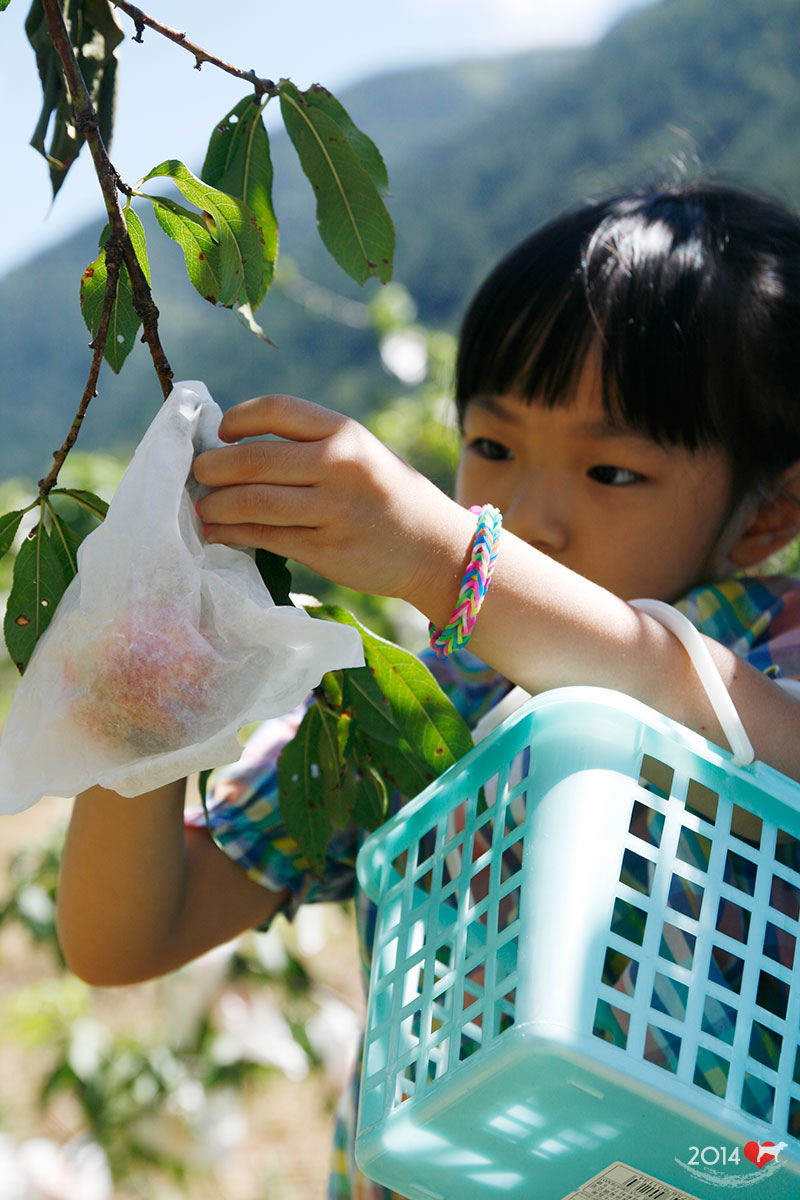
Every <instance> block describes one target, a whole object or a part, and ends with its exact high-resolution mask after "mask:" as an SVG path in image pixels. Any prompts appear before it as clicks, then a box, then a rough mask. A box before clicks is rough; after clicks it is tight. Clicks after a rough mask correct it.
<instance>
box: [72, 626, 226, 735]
mask: <svg viewBox="0 0 800 1200" xmlns="http://www.w3.org/2000/svg"><path fill="white" fill-rule="evenodd" d="M221 661H222V660H221V659H220V657H219V655H218V654H217V652H216V651H215V650H214V649H213V648H212V647H211V646H210V645H209V643H208V642H207V641H206V639H205V638H204V637H203V636H202V634H200V633H199V632H198V631H197V630H196V629H195V628H194V627H193V626H192V625H190V624H188V623H187V622H186V621H185V620H184V619H183V618H180V617H178V616H177V615H176V613H175V612H174V611H173V610H170V609H164V608H156V609H153V610H151V611H150V612H147V613H143V614H137V615H135V616H134V617H131V618H129V619H128V620H127V621H124V622H119V623H117V624H116V625H115V626H114V628H113V629H111V630H109V631H108V632H107V633H106V634H105V635H102V636H101V637H99V638H97V639H96V640H95V641H94V642H93V643H92V645H91V647H90V648H89V649H88V650H86V651H84V652H83V653H82V654H81V655H80V657H75V658H72V659H71V660H70V661H69V662H68V663H67V664H66V668H65V676H66V679H67V683H68V685H69V687H70V690H71V691H72V693H73V697H74V698H73V701H72V710H73V714H74V716H75V717H76V719H77V720H78V722H79V723H80V725H81V726H82V727H83V728H84V729H85V730H86V731H87V732H89V733H91V734H92V735H94V736H95V737H99V738H102V739H103V740H104V741H107V742H112V743H114V744H115V745H117V746H125V747H127V748H129V749H131V750H133V751H135V752H136V753H137V754H139V755H145V754H162V753H164V752H166V751H169V750H174V749H176V748H177V747H179V746H184V745H188V744H191V743H192V742H196V741H199V740H201V736H200V734H199V731H198V727H199V724H200V723H201V722H202V720H203V718H204V717H205V716H206V715H207V714H208V713H209V711H210V708H211V705H212V704H213V701H214V695H215V678H216V675H217V673H218V669H219V666H220V664H221Z"/></svg>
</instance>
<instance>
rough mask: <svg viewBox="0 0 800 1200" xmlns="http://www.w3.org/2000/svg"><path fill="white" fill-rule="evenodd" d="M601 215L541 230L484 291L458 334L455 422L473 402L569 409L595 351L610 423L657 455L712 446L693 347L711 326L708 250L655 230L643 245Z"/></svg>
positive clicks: (633, 221)
mask: <svg viewBox="0 0 800 1200" xmlns="http://www.w3.org/2000/svg"><path fill="white" fill-rule="evenodd" d="M608 207H609V206H608V205H605V206H603V207H602V208H600V207H598V208H592V209H591V210H590V211H589V212H587V213H586V219H585V221H582V222H580V223H579V224H578V225H577V227H575V226H570V227H568V228H567V229H561V228H560V227H559V223H554V225H553V226H550V227H547V228H546V229H544V230H542V231H541V232H540V233H539V234H537V235H535V237H534V238H532V239H530V240H529V242H528V243H526V244H525V246H526V247H527V251H528V252H527V253H526V252H524V250H523V248H520V252H518V253H517V254H515V255H512V256H510V257H509V258H508V259H506V260H505V261H504V262H503V263H501V264H500V266H499V267H498V268H497V270H496V271H495V272H493V274H492V275H491V276H490V277H489V279H488V280H487V281H486V283H485V284H484V286H483V288H482V289H481V291H480V292H479V293H478V296H477V297H476V299H475V302H474V303H473V305H472V307H471V309H470V311H469V312H468V314H467V316H466V318H465V321H464V324H463V327H462V334H461V349H460V352H459V355H458V360H457V366H456V403H457V405H458V409H459V413H461V412H463V409H464V407H465V405H466V404H467V403H468V402H469V399H470V397H473V396H479V395H506V394H514V395H518V396H521V397H523V398H524V399H526V400H529V401H536V402H537V403H540V404H544V405H545V406H547V407H554V406H556V405H562V404H567V403H569V401H570V399H571V397H572V395H573V394H574V389H575V387H576V384H577V381H578V378H579V376H580V374H581V372H582V370H583V368H584V366H585V364H586V360H587V355H588V354H589V351H590V350H591V349H592V348H596V349H597V350H598V351H599V361H600V364H601V368H600V369H601V383H602V399H603V406H604V409H605V411H606V413H607V414H608V416H609V417H610V418H612V419H613V420H615V421H622V422H623V423H624V424H626V425H628V426H629V427H631V428H632V429H635V430H636V431H637V432H640V433H644V434H646V435H647V436H648V437H651V438H652V439H653V440H655V441H657V442H659V443H661V444H672V445H682V446H685V447H687V448H688V449H690V450H694V449H697V448H698V447H699V446H701V445H704V444H707V443H713V442H716V441H719V440H721V439H720V435H721V430H720V429H719V428H718V422H717V421H716V419H715V414H714V409H715V406H714V405H713V404H709V403H707V401H708V397H707V396H706V395H705V390H706V375H707V371H706V364H705V361H704V359H705V354H704V351H705V344H706V343H707V339H708V334H707V333H706V334H705V335H704V336H703V337H702V339H701V340H698V339H699V329H700V327H701V326H703V325H705V327H706V330H707V329H708V318H709V314H704V313H703V312H702V309H703V307H704V305H703V296H704V291H707V283H708V278H707V276H708V264H707V261H706V260H705V256H704V253H703V247H702V245H701V244H700V243H699V242H698V240H697V239H696V238H695V237H689V238H687V239H686V240H685V241H682V242H681V241H679V240H677V239H676V233H675V230H674V229H673V228H671V227H670V226H668V225H667V224H665V223H663V222H661V221H654V222H653V223H652V224H650V225H649V226H648V227H647V229H646V231H645V236H643V233H642V229H641V219H640V217H639V215H638V214H635V215H633V216H630V217H629V216H626V215H625V214H620V213H619V212H618V211H617V212H615V213H613V214H609V213H608V212H607V211H606V210H607V209H608ZM559 234H561V235H562V236H559ZM564 235H566V236H564ZM717 319H718V318H717ZM701 359H702V360H703V361H701ZM721 382H722V381H720V383H721ZM723 390H724V385H723Z"/></svg>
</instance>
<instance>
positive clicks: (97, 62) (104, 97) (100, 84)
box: [25, 0, 124, 196]
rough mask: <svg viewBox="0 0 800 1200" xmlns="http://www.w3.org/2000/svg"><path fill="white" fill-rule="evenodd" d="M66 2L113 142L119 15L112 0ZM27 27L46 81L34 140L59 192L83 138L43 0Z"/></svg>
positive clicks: (106, 135)
mask: <svg viewBox="0 0 800 1200" xmlns="http://www.w3.org/2000/svg"><path fill="white" fill-rule="evenodd" d="M62 7H63V10H64V19H65V21H66V25H67V31H68V33H69V36H70V40H71V42H72V44H73V46H74V47H75V52H76V56H77V59H78V66H79V67H80V70H81V74H82V75H83V78H84V81H85V83H86V88H87V90H88V92H89V96H90V99H91V101H92V104H93V105H94V108H95V111H96V113H97V116H98V122H99V127H100V135H101V137H102V138H103V141H104V142H105V144H106V146H109V145H110V144H111V136H112V132H113V123H114V100H115V94H116V77H117V59H116V54H115V51H116V48H117V46H119V44H120V42H121V41H122V40H123V38H124V34H123V32H122V30H121V29H120V27H119V25H117V22H116V21H115V19H114V14H113V12H112V9H111V5H110V4H109V2H108V0H71V2H70V3H69V4H64V5H63V6H62ZM25 32H26V34H27V36H28V41H29V42H30V44H31V46H32V47H33V50H34V52H35V54H36V65H37V68H38V70H39V78H40V80H41V84H42V109H41V113H40V116H39V120H38V122H37V125H36V128H35V130H34V132H33V136H32V137H31V145H32V146H33V147H34V148H35V149H36V150H38V151H39V153H40V154H41V155H43V156H44V158H46V159H47V161H48V163H49V164H50V182H51V185H52V188H53V195H54V196H55V195H56V194H57V193H58V190H59V188H60V187H61V185H62V183H63V182H64V180H65V178H66V175H67V172H68V171H69V168H70V167H71V165H72V163H73V162H74V161H75V159H76V158H77V157H78V154H79V152H80V149H81V146H82V145H83V139H82V137H81V134H80V132H79V130H78V127H77V123H76V121H75V115H74V112H73V108H72V103H71V101H70V98H69V94H68V92H67V87H66V84H65V81H64V73H63V69H62V66H61V62H60V60H59V58H58V54H57V53H56V50H55V48H54V47H53V44H52V41H51V39H50V33H49V30H48V28H47V20H46V18H45V15H44V10H43V7H42V2H41V0H34V2H33V4H32V6H31V9H30V11H29V13H28V16H27V19H26V21H25ZM48 132H50V144H49V146H47V135H48Z"/></svg>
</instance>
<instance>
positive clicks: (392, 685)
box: [308, 605, 473, 776]
mask: <svg viewBox="0 0 800 1200" xmlns="http://www.w3.org/2000/svg"><path fill="white" fill-rule="evenodd" d="M308 611H309V613H310V614H311V616H313V617H320V618H322V619H328V620H335V621H340V622H343V623H344V624H348V625H353V626H355V628H356V629H358V630H359V632H360V633H361V637H362V641H363V644H364V658H365V661H366V668H356V669H355V670H353V671H349V672H348V673H347V676H346V687H348V688H349V687H351V686H352V687H353V688H354V689H355V688H356V686H357V687H358V689H359V695H360V699H359V700H358V708H357V709H356V708H354V716H355V717H356V719H357V721H358V724H359V729H361V730H366V731H367V732H369V733H370V736H372V737H374V738H377V739H378V740H387V741H388V740H390V738H391V735H390V733H389V729H390V727H391V725H392V724H393V725H394V726H396V728H397V729H398V730H399V731H400V732H401V735H402V737H403V738H404V740H405V741H406V742H407V743H408V745H409V747H410V749H411V751H412V753H413V754H414V755H416V757H417V758H418V759H419V761H420V762H421V763H423V764H424V766H425V768H426V770H427V771H430V772H432V773H433V775H434V776H436V775H440V774H441V773H442V772H443V771H446V770H447V768H448V767H450V766H452V765H453V763H454V762H456V761H457V760H458V759H459V758H461V757H462V756H463V755H464V754H466V753H467V751H468V750H470V749H471V748H472V744H473V743H472V734H471V733H470V731H469V727H468V725H467V724H466V722H465V721H464V720H463V718H462V717H461V716H460V715H459V714H458V712H457V711H456V709H455V708H454V707H453V705H452V703H451V702H450V700H449V699H448V698H447V696H446V695H445V694H444V692H443V691H442V689H441V688H440V687H439V685H438V683H437V682H436V680H435V679H434V678H433V676H432V675H431V673H430V671H429V670H428V668H427V667H426V666H425V664H424V663H422V662H420V660H419V659H418V658H416V657H415V656H414V655H413V654H409V652H408V651H407V650H403V649H402V648H401V647H400V646H395V645H394V644H393V643H392V642H387V641H385V640H384V639H383V638H380V637H378V636H377V635H376V634H374V633H371V632H370V631H369V630H367V629H365V628H364V626H363V625H361V624H360V623H359V622H358V621H357V620H356V618H355V617H354V616H353V615H352V613H349V612H347V611H346V610H345V609H343V608H339V607H338V606H335V605H320V606H319V607H317V608H310V609H309V610H308ZM365 669H366V670H368V671H369V672H370V674H371V675H372V677H373V679H374V683H375V685H376V688H375V689H373V688H371V686H370V685H369V684H368V683H367V682H366V679H365V678H364V676H363V674H362V675H359V672H364V670H365ZM378 694H379V695H380V697H381V700H380V703H378V702H377V701H376V695H378ZM355 703H356V702H355V701H354V704H355Z"/></svg>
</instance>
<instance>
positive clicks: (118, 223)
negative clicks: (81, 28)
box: [40, 0, 172, 494]
mask: <svg viewBox="0 0 800 1200" xmlns="http://www.w3.org/2000/svg"><path fill="white" fill-rule="evenodd" d="M42 8H43V10H44V14H45V17H46V19H47V28H48V30H49V33H50V38H51V40H52V43H53V47H54V49H55V51H56V53H57V54H58V57H59V59H60V61H61V65H62V67H63V69H64V77H65V80H66V83H67V88H68V89H69V94H70V99H71V101H72V106H73V109H74V112H75V121H76V124H77V126H78V128H79V129H80V131H81V134H82V135H83V138H84V141H85V142H86V144H87V146H88V147H89V151H90V153H91V156H92V161H93V162H94V168H95V174H96V175H97V180H98V183H99V184H100V190H101V192H102V194H103V201H104V203H105V207H106V213H107V215H108V224H109V228H110V230H111V236H110V237H109V240H108V242H107V243H106V254H107V256H108V254H109V250H110V249H111V248H112V247H115V249H114V251H113V253H112V258H117V250H119V251H120V258H121V260H123V261H124V262H125V266H126V267H127V268H128V274H129V275H130V279H131V291H132V299H133V307H134V310H135V311H136V313H137V314H138V316H139V318H140V320H141V322H142V341H143V342H146V343H147V345H148V348H149V350H150V356H151V358H152V360H153V366H154V368H155V371H156V374H157V376H158V380H159V383H160V384H161V390H162V393H163V395H164V397H165V398H166V397H167V396H168V395H169V393H170V391H171V390H172V369H171V367H170V365H169V361H168V360H167V356H166V354H165V353H164V349H163V347H162V345H161V341H160V338H159V333H158V309H157V308H156V306H155V304H154V302H153V297H152V295H151V293H150V286H149V284H148V282H147V278H146V276H145V274H144V271H143V270H142V267H141V264H140V263H139V260H138V258H137V257H136V251H135V250H134V247H133V243H132V242H131V239H130V235H129V233H128V227H127V225H126V223H125V216H124V213H123V211H122V206H121V204H120V201H119V194H118V193H119V191H123V192H130V188H128V187H127V186H126V185H125V184H124V183H123V182H122V180H121V179H120V177H119V173H118V172H117V169H116V167H115V166H114V164H113V163H112V162H111V159H110V158H109V157H108V152H107V150H106V147H105V145H104V143H103V139H102V137H101V135H100V123H99V121H98V117H97V112H96V111H95V107H94V105H93V104H92V100H91V97H90V95H89V92H88V89H87V87H86V83H85V81H84V78H83V75H82V73H81V69H80V67H79V65H78V59H77V57H76V54H75V49H74V47H73V45H72V42H71V40H70V36H69V32H68V30H67V26H66V23H65V21H64V14H63V12H62V10H61V4H60V3H59V0H42ZM118 276H119V259H117V265H116V268H115V270H114V289H115V292H114V294H116V279H117V278H118ZM111 278H112V265H111V263H109V264H108V283H107V285H106V294H105V297H104V300H103V315H104V316H105V312H106V306H108V312H109V316H107V317H106V327H107V326H108V320H109V319H110V302H109V300H108V296H109V285H110V282H111ZM112 299H113V298H112ZM99 332H100V331H99V330H98V337H96V338H95V341H94V343H93V346H94V348H95V356H94V357H93V360H92V369H91V371H90V377H89V383H87V386H86V391H85V392H84V400H83V401H82V402H81V405H82V409H83V412H81V410H80V409H79V411H78V414H76V421H77V422H78V428H80V424H81V422H82V420H83V414H84V413H85V411H86V407H87V406H88V403H89V401H90V400H91V399H92V396H93V395H94V394H95V384H96V382H97V373H98V372H99V369H100V359H102V351H101V353H100V356H99V358H98V357H97V354H96V348H97V343H98V339H99ZM103 344H105V343H104V342H103ZM95 359H97V361H96V362H95ZM92 377H93V378H92ZM90 388H91V391H90ZM87 393H88V399H87ZM84 402H85V403H84ZM73 430H75V424H74V423H73V427H72V429H71V430H70V435H71V434H72V432H73ZM75 437H77V430H75ZM75 437H72V441H71V442H70V445H69V446H68V447H67V449H66V451H65V454H64V456H63V457H66V454H68V453H69V449H70V448H71V445H72V442H74V440H75ZM67 441H68V442H69V441H70V437H69V435H68V438H67ZM66 445H67V443H66V442H65V446H66ZM63 449H64V447H62V450H63ZM60 453H61V451H58V452H57V453H56V455H55V457H56V459H57V462H56V464H55V470H56V476H57V474H58V469H59V468H60V465H61V462H63V457H62V458H61V459H60V461H59V460H58V455H59V454H60ZM51 476H53V472H52V471H51V472H50V475H48V476H47V479H46V480H45V481H43V485H45V493H43V494H46V491H49V489H50V488H51V487H52V486H53V483H54V482H55V476H53V478H52V481H51V482H49V481H50V480H51ZM40 486H42V485H40Z"/></svg>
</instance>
